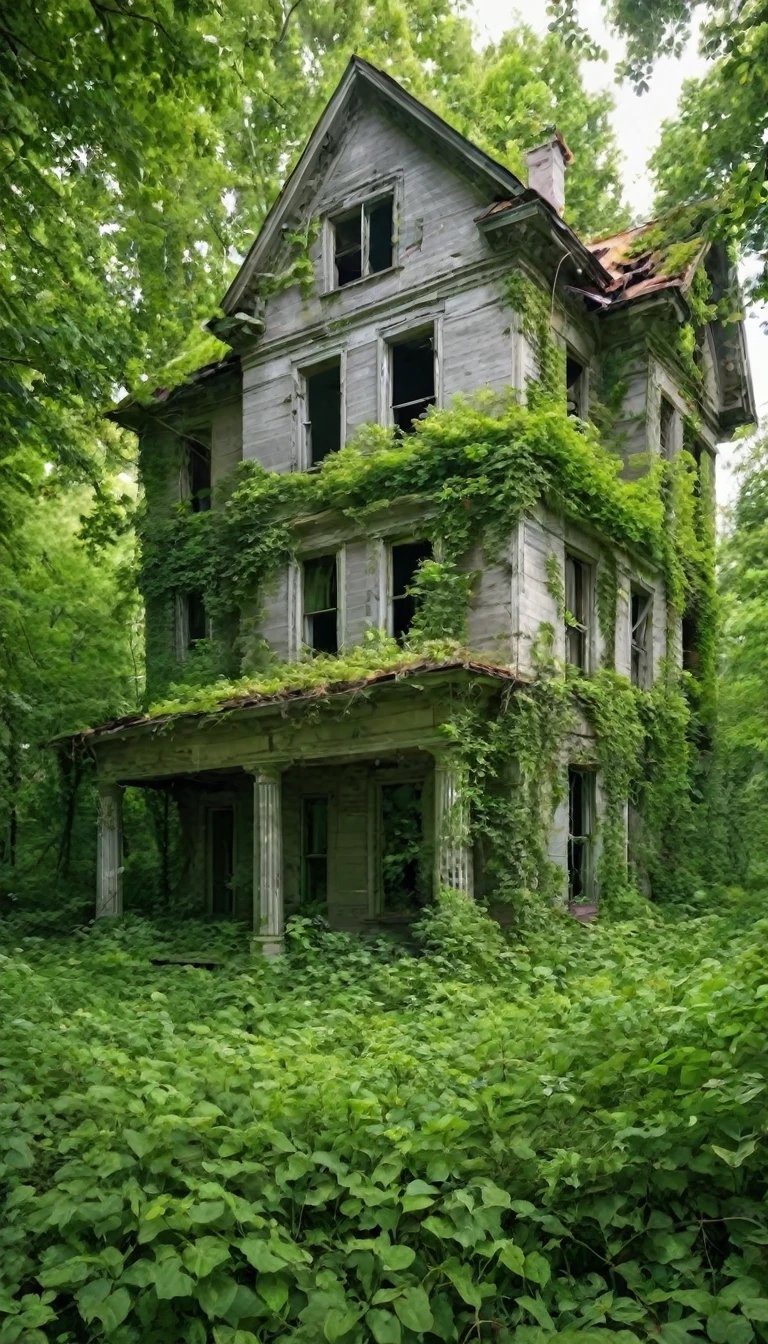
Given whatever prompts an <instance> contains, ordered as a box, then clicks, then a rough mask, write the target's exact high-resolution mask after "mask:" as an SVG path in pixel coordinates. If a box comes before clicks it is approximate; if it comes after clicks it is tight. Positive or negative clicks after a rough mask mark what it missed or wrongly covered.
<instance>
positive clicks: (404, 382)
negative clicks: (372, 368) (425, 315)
mask: <svg viewBox="0 0 768 1344" xmlns="http://www.w3.org/2000/svg"><path fill="white" fill-rule="evenodd" d="M390 361H391V363H390V387H391V390H392V402H391V407H390V412H391V417H392V421H391V422H392V424H394V425H395V427H396V428H397V430H398V432H399V433H400V434H410V433H412V431H413V427H414V425H415V423H416V421H417V420H420V419H421V417H422V416H424V415H425V414H426V412H427V408H428V407H429V406H434V404H435V335H434V330H433V329H430V330H429V331H428V332H422V333H421V334H420V335H418V336H409V337H407V338H406V339H405V340H402V341H398V342H397V343H396V344H393V345H392V346H391V347H390Z"/></svg>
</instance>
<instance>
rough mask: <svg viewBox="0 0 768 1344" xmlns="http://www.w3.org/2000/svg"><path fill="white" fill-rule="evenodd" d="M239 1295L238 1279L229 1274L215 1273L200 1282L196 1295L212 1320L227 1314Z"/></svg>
mask: <svg viewBox="0 0 768 1344" xmlns="http://www.w3.org/2000/svg"><path fill="white" fill-rule="evenodd" d="M236 1296H237V1280H236V1279H233V1278H231V1277H230V1276H229V1275H228V1274H214V1275H213V1276H212V1277H211V1278H207V1279H203V1280H202V1281H201V1282H200V1283H198V1285H197V1288H196V1290H195V1297H196V1298H197V1300H198V1302H199V1303H200V1306H201V1307H202V1308H203V1311H204V1312H205V1314H206V1316H208V1317H209V1319H210V1320H213V1319H214V1317H217V1316H219V1317H221V1316H226V1314H227V1312H228V1311H229V1309H230V1307H231V1306H232V1303H233V1302H234V1300H235V1297H236Z"/></svg>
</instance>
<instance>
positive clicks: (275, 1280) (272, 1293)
mask: <svg viewBox="0 0 768 1344" xmlns="http://www.w3.org/2000/svg"><path fill="white" fill-rule="evenodd" d="M256 1292H257V1293H258V1294H259V1297H261V1298H262V1299H263V1300H264V1302H266V1304H267V1306H268V1307H269V1310H270V1311H272V1312H274V1313H275V1314H277V1313H278V1312H280V1311H282V1309H283V1307H284V1306H285V1304H286V1302H287V1301H288V1283H287V1281H286V1280H285V1279H284V1278H281V1277H280V1276H279V1275H277V1274H260V1275H259V1277H258V1279H257V1280H256Z"/></svg>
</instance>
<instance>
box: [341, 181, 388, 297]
mask: <svg viewBox="0 0 768 1344" xmlns="http://www.w3.org/2000/svg"><path fill="white" fill-rule="evenodd" d="M393 206H394V197H392V196H385V197H383V198H382V197H379V198H378V199H377V200H374V201H364V202H363V203H362V205H358V206H356V207H355V209H354V210H350V212H349V214H346V215H342V216H341V218H340V219H336V220H334V224H333V230H334V247H333V259H334V266H335V272H336V286H337V288H342V287H343V286H344V285H349V284H351V283H352V281H353V280H361V279H362V278H363V276H365V275H375V274H376V273H377V272H379V271H386V270H387V269H388V268H389V267H390V266H391V265H392V224H393Z"/></svg>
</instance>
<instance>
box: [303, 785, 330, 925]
mask: <svg viewBox="0 0 768 1344" xmlns="http://www.w3.org/2000/svg"><path fill="white" fill-rule="evenodd" d="M327 900H328V798H327V796H326V795H325V794H323V795H320V796H319V797H316V798H302V800H301V903H302V905H325V904H326V902H327Z"/></svg>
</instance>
